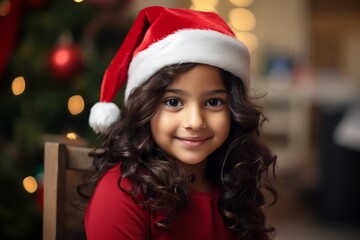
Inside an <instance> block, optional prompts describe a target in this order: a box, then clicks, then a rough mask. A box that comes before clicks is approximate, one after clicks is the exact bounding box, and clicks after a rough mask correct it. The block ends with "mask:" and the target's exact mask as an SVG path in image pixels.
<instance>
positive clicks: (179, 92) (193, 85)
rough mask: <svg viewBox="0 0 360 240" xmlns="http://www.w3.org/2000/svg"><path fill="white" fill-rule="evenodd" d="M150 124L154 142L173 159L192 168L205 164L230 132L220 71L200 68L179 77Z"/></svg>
mask: <svg viewBox="0 0 360 240" xmlns="http://www.w3.org/2000/svg"><path fill="white" fill-rule="evenodd" d="M150 123H151V131H152V134H153V137H154V140H155V142H156V143H157V145H158V146H159V147H160V148H161V149H163V150H164V151H165V152H166V153H167V154H169V155H170V156H172V157H174V158H175V159H177V160H178V161H180V162H182V163H185V164H189V165H194V164H198V163H201V162H203V161H204V160H206V159H207V157H208V156H209V155H210V154H211V153H212V152H214V151H215V150H216V149H217V148H219V147H220V146H221V145H222V144H223V143H224V141H225V140H226V138H227V136H228V133H229V130H230V111H229V108H228V93H227V91H226V88H225V86H224V84H223V79H222V76H221V73H220V70H219V69H218V68H216V67H212V66H209V65H202V64H198V65H196V66H195V67H194V68H192V69H191V70H189V71H188V72H185V73H182V74H180V75H179V76H178V77H177V78H176V79H175V80H174V81H173V82H172V83H171V84H169V86H168V87H167V89H166V91H165V94H164V95H163V97H162V103H161V105H160V106H159V107H158V108H157V110H156V112H155V114H154V116H153V117H152V119H151V121H150Z"/></svg>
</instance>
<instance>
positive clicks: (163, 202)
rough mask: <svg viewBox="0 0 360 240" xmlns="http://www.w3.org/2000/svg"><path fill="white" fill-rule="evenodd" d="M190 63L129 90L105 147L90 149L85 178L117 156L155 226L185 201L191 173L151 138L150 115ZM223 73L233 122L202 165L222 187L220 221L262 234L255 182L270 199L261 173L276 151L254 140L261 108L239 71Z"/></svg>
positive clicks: (253, 235)
mask: <svg viewBox="0 0 360 240" xmlns="http://www.w3.org/2000/svg"><path fill="white" fill-rule="evenodd" d="M194 66H196V64H195V63H186V64H180V65H172V66H168V67H165V68H163V69H161V70H160V71H158V72H157V73H156V74H155V75H154V76H152V77H151V78H150V79H149V80H148V81H146V82H145V83H144V84H143V85H141V86H140V87H138V88H135V89H134V90H133V92H132V93H131V94H130V96H129V98H128V100H127V104H126V105H125V106H124V107H122V109H121V119H120V120H119V121H118V122H117V123H116V124H114V126H113V127H112V129H111V130H110V131H109V134H108V135H106V136H104V137H105V138H104V141H103V143H102V145H101V146H100V147H101V148H103V149H105V150H106V151H105V153H102V154H101V155H95V162H94V164H95V167H96V169H97V172H96V173H95V174H94V175H93V176H92V178H91V179H89V180H88V182H87V183H86V184H89V183H96V182H97V181H98V180H99V179H100V178H101V176H102V175H103V174H104V173H105V172H106V171H107V170H108V169H110V168H111V167H113V166H115V165H117V164H118V163H119V162H121V164H120V168H121V172H122V177H121V179H119V182H118V185H119V188H120V189H121V190H122V191H126V192H128V193H129V194H130V195H131V196H132V198H133V200H134V201H136V202H137V203H138V204H140V205H142V206H144V207H145V209H148V210H151V211H155V212H156V211H158V212H160V213H162V214H163V215H164V218H163V219H162V220H160V221H159V222H157V223H155V227H156V228H158V229H167V228H168V227H169V225H170V224H171V223H172V222H173V221H174V220H175V219H176V218H177V217H178V216H179V213H180V211H181V210H182V209H183V208H184V207H186V205H187V202H188V185H189V182H191V181H192V176H187V175H186V174H185V172H184V171H183V170H181V169H180V168H178V167H177V164H176V162H175V160H174V159H172V158H171V157H169V156H168V155H167V154H166V153H165V152H164V151H163V150H162V149H160V148H159V147H158V146H157V145H156V143H155V142H154V140H153V137H152V134H151V128H150V119H151V118H152V116H153V114H154V113H155V111H156V109H157V107H158V106H159V104H161V99H162V96H163V94H164V92H165V90H166V88H167V86H168V85H169V84H170V83H171V82H172V81H174V79H175V78H176V77H177V76H178V75H179V74H181V73H184V72H186V71H188V70H190V69H191V68H193V67H194ZM222 74H223V79H224V85H225V87H226V89H227V91H228V93H229V94H228V95H229V108H230V112H231V116H232V117H231V118H232V120H231V129H230V134H229V136H228V138H227V140H226V141H225V143H224V144H223V145H222V146H221V147H220V148H219V149H218V150H216V151H215V152H214V153H212V154H211V156H210V158H211V159H210V160H209V161H208V166H207V169H206V173H207V174H208V176H209V177H208V179H210V180H211V181H213V182H214V183H215V184H216V185H217V186H218V187H219V189H220V191H221V197H220V200H219V210H220V212H221V214H222V215H223V218H224V222H225V224H226V226H227V227H228V228H229V229H231V230H233V231H234V232H235V233H236V234H237V236H238V238H239V239H243V240H253V239H263V240H266V239H268V238H269V237H268V233H269V232H272V231H274V230H273V229H271V228H266V226H265V217H264V213H263V211H262V207H263V206H264V205H265V200H264V197H263V194H262V192H261V190H262V189H267V190H268V191H270V193H271V194H272V195H273V197H274V202H275V201H276V191H275V190H274V189H273V188H272V186H271V184H270V183H269V182H268V181H267V175H268V168H269V166H270V165H271V164H273V163H274V162H275V160H276V157H275V156H273V155H272V154H271V152H270V151H269V149H268V148H267V147H266V145H265V144H263V143H262V142H261V141H260V125H261V123H262V121H263V120H262V119H264V118H263V115H262V113H261V108H259V107H257V106H256V105H254V104H252V103H251V102H250V100H249V97H248V93H247V89H246V87H245V86H244V85H243V83H242V81H241V80H240V79H239V78H237V77H235V76H233V75H232V74H230V73H228V72H225V71H223V73H222ZM219 169H221V171H220V170H219ZM123 178H126V179H128V180H129V181H130V182H132V185H133V187H132V189H130V190H127V189H123V188H122V187H121V180H122V179H123ZM86 184H84V185H86Z"/></svg>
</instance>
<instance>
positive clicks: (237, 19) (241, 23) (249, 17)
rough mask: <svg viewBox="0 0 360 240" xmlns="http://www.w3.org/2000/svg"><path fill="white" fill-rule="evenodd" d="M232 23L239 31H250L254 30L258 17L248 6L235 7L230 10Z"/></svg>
mask: <svg viewBox="0 0 360 240" xmlns="http://www.w3.org/2000/svg"><path fill="white" fill-rule="evenodd" d="M229 22H230V24H231V25H232V26H233V27H234V28H236V29H237V30H239V31H243V32H248V31H252V30H254V28H255V26H256V18H255V16H254V14H253V13H252V12H251V11H249V10H248V9H246V8H233V9H231V10H230V12H229Z"/></svg>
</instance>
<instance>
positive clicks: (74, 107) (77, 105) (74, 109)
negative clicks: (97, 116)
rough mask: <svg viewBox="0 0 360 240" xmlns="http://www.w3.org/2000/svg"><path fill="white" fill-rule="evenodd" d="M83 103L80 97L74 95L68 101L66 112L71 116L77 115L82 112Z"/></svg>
mask: <svg viewBox="0 0 360 240" xmlns="http://www.w3.org/2000/svg"><path fill="white" fill-rule="evenodd" d="M84 107H85V102H84V99H83V97H82V96H80V95H74V96H72V97H70V98H69V100H68V110H69V112H70V113H71V114H72V115H77V114H79V113H81V112H82V111H83V110H84Z"/></svg>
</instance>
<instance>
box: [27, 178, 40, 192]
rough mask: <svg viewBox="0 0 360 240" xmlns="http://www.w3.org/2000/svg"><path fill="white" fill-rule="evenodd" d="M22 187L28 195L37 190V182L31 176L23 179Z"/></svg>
mask: <svg viewBox="0 0 360 240" xmlns="http://www.w3.org/2000/svg"><path fill="white" fill-rule="evenodd" d="M23 186H24V189H25V190H26V191H27V192H28V193H34V192H35V191H36V190H37V189H38V184H37V181H36V179H35V178H34V177H33V176H28V177H26V178H24V180H23Z"/></svg>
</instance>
